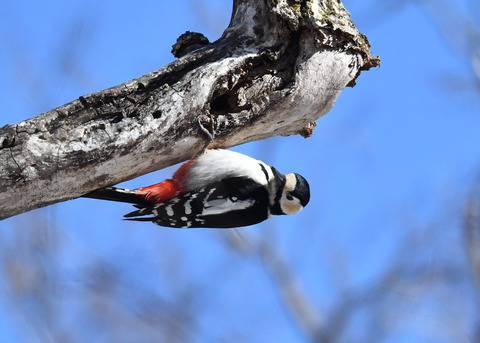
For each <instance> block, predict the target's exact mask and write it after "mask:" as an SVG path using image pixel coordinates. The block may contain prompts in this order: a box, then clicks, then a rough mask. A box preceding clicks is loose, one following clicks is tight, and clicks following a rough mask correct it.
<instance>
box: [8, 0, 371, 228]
mask: <svg viewBox="0 0 480 343" xmlns="http://www.w3.org/2000/svg"><path fill="white" fill-rule="evenodd" d="M183 39H184V42H187V43H182V42H179V44H180V46H177V47H176V48H178V49H177V50H176V51H177V52H178V55H179V56H181V57H180V58H179V59H178V60H176V61H174V62H173V63H171V64H169V65H168V66H166V67H164V68H162V69H159V70H157V71H154V72H152V73H150V74H147V75H145V76H142V77H139V78H137V79H134V80H131V81H128V82H126V83H124V84H121V85H119V86H116V87H113V88H110V89H106V90H103V91H100V92H97V93H93V94H89V95H85V96H81V97H80V98H79V99H78V100H75V101H72V102H71V103H68V104H66V105H64V106H60V107H58V108H55V109H53V110H51V111H48V112H45V113H43V114H40V115H39V116H37V117H35V118H32V119H29V120H26V121H24V122H21V123H19V124H16V125H7V126H5V127H3V128H0V193H1V195H2V202H1V203H0V219H3V218H7V217H9V216H12V215H15V214H18V213H22V212H25V211H28V210H32V209H35V208H39V207H42V206H46V205H49V204H53V203H56V202H60V201H64V200H68V199H72V198H76V197H78V196H81V195H82V194H85V193H88V192H90V191H92V190H95V189H98V188H101V187H104V186H108V185H113V184H116V183H119V182H121V181H125V180H128V179H132V178H134V177H137V176H139V175H143V174H146V173H148V172H151V171H154V170H158V169H160V168H164V167H167V166H170V165H173V164H175V163H178V162H181V161H184V160H186V159H189V158H191V157H192V156H194V155H195V154H196V153H197V152H199V151H200V150H201V149H202V147H203V144H204V142H205V139H206V137H205V136H204V133H203V132H202V131H201V130H200V129H199V127H198V124H197V119H198V118H199V116H202V118H207V120H211V119H213V120H214V122H215V128H216V134H215V140H214V142H213V143H212V145H211V147H212V148H227V147H230V146H233V145H238V144H241V143H245V142H249V141H254V140H260V139H264V138H268V137H272V136H276V135H285V136H286V135H292V134H301V135H303V136H309V135H311V134H312V132H313V128H314V126H315V123H314V122H315V120H316V119H318V118H320V117H321V116H323V115H324V114H326V113H327V112H328V111H329V110H330V109H331V108H332V106H333V104H334V102H335V100H336V99H337V97H338V95H339V94H340V92H341V91H342V90H343V88H344V87H346V86H347V85H349V86H352V85H354V83H355V80H356V78H357V77H358V76H359V74H360V72H361V71H362V70H368V69H369V68H371V67H375V66H377V65H379V59H378V58H377V57H372V56H371V55H370V51H369V44H368V41H367V38H366V37H365V36H364V35H362V34H361V33H359V32H358V30H357V29H356V27H355V26H354V24H353V23H352V22H351V20H350V15H349V13H348V12H347V11H346V10H345V9H344V7H343V5H342V3H341V2H340V1H335V0H329V1H326V0H324V1H322V0H312V1H287V0H278V1H273V0H262V1H258V0H243V1H242V0H238V1H234V6H233V13H232V19H231V22H230V25H229V27H228V28H227V29H226V31H225V32H224V34H223V35H222V37H221V38H220V39H219V40H217V41H215V42H213V43H208V41H206V40H205V39H203V38H202V37H201V36H198V35H197V36H195V37H188V35H187V36H186V37H183ZM188 42H189V43H188ZM191 42H193V43H191ZM182 44H185V45H184V46H182ZM189 44H196V45H195V46H191V45H189Z"/></svg>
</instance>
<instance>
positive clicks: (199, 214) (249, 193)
mask: <svg viewBox="0 0 480 343" xmlns="http://www.w3.org/2000/svg"><path fill="white" fill-rule="evenodd" d="M268 201H269V200H268V190H267V188H266V187H263V186H261V185H258V184H256V183H255V182H253V181H252V180H251V179H248V178H243V177H233V178H228V179H225V180H222V181H221V182H216V183H212V184H210V185H208V186H206V187H203V188H200V189H198V190H193V191H189V192H185V193H181V194H178V195H177V196H175V197H174V198H172V199H170V200H168V201H166V202H164V203H161V204H157V205H154V206H148V207H143V208H140V209H139V210H137V211H134V212H131V213H129V214H127V215H125V217H126V218H127V219H130V220H140V221H152V222H154V223H155V224H158V225H160V226H167V227H176V228H189V227H192V228H193V227H211V228H232V227H241V226H247V225H253V224H256V223H259V222H261V221H263V220H265V219H267V218H268ZM146 215H150V216H149V217H143V216H146ZM134 217H140V218H134Z"/></svg>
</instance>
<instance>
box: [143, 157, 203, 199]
mask: <svg viewBox="0 0 480 343" xmlns="http://www.w3.org/2000/svg"><path fill="white" fill-rule="evenodd" d="M194 161H195V160H194V159H193V160H190V161H188V162H186V163H185V164H184V165H183V166H181V167H180V168H178V170H177V171H176V172H175V174H173V178H172V179H168V180H165V181H162V182H160V183H157V184H155V185H152V186H148V187H141V188H137V189H136V191H137V192H138V193H137V195H138V196H141V197H142V198H143V199H145V200H146V201H148V202H149V203H151V204H159V203H161V202H165V201H167V200H170V199H171V198H173V197H174V196H176V195H177V194H178V193H179V192H181V191H185V189H183V186H182V185H183V180H184V179H185V176H186V174H187V172H188V169H190V167H191V165H192V164H193V162H194Z"/></svg>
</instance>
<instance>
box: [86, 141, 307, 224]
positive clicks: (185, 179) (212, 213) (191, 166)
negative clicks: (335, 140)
mask: <svg viewBox="0 0 480 343" xmlns="http://www.w3.org/2000/svg"><path fill="white" fill-rule="evenodd" d="M84 197H89V198H96V199H105V200H114V201H123V202H129V203H133V204H135V206H136V207H137V208H138V210H136V211H133V212H131V213H128V214H126V215H125V217H126V219H129V220H138V221H152V222H154V223H155V224H158V225H160V226H167V227H175V228H193V227H210V228H233V227H240V226H247V225H253V224H257V223H260V222H262V221H264V220H265V219H268V218H270V217H272V216H276V215H282V214H294V213H297V212H299V211H300V210H301V209H302V208H304V207H305V206H306V205H307V203H308V201H309V200H310V188H309V185H308V183H307V181H306V180H305V179H304V178H303V177H302V176H301V175H299V174H295V173H291V174H286V175H283V174H281V173H280V172H278V171H277V169H275V168H274V167H270V166H268V165H266V164H265V163H263V162H262V161H258V160H255V159H253V158H250V157H248V156H245V155H242V154H240V153H237V152H233V151H228V150H207V151H206V152H205V153H204V154H202V155H200V156H198V157H196V158H194V159H192V160H190V161H188V162H186V163H185V164H183V165H182V166H181V167H180V168H179V169H178V170H177V171H176V172H175V174H174V175H173V177H172V178H171V179H168V180H165V181H163V182H160V183H157V184H155V185H152V186H149V187H141V188H138V189H134V190H128V189H122V188H115V187H107V188H103V189H99V190H96V191H93V192H91V193H88V194H86V195H84Z"/></svg>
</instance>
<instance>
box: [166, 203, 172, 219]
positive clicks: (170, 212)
mask: <svg viewBox="0 0 480 343" xmlns="http://www.w3.org/2000/svg"><path fill="white" fill-rule="evenodd" d="M165 211H167V216H169V217H172V216H173V208H172V205H168V206H167V207H165Z"/></svg>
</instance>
